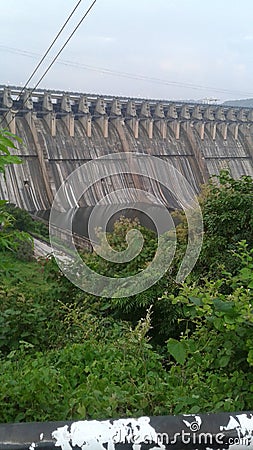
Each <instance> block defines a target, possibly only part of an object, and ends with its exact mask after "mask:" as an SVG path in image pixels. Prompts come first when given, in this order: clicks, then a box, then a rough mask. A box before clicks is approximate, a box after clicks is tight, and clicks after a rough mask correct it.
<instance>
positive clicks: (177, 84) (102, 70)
mask: <svg viewBox="0 0 253 450" xmlns="http://www.w3.org/2000/svg"><path fill="white" fill-rule="evenodd" d="M1 50H4V51H8V52H10V53H14V54H18V55H23V56H26V57H29V58H36V57H37V56H40V55H39V54H38V53H34V52H29V51H26V50H22V49H18V48H13V47H6V46H3V45H0V51H1ZM56 63H57V64H61V65H64V66H69V67H76V68H78V69H83V70H89V71H93V72H97V73H100V74H101V73H102V74H105V75H111V76H117V77H123V78H128V79H131V80H139V81H147V82H150V83H154V84H160V85H164V86H175V87H183V88H189V89H193V90H202V91H203V90H206V89H209V90H211V91H212V92H218V93H223V94H234V95H253V92H246V91H239V90H232V89H225V88H218V87H214V86H206V85H200V84H195V83H190V82H184V81H173V80H164V79H160V78H155V77H148V76H146V75H141V74H134V73H129V72H121V71H117V70H114V69H109V68H105V67H97V66H91V65H87V64H82V63H80V62H75V61H71V60H63V59H59V60H58V61H57V62H56Z"/></svg>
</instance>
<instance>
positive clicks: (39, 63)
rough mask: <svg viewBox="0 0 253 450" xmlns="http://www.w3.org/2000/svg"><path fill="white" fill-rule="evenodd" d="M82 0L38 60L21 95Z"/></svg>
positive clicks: (80, 0)
mask: <svg viewBox="0 0 253 450" xmlns="http://www.w3.org/2000/svg"><path fill="white" fill-rule="evenodd" d="M81 2H82V0H79V1H78V2H77V4H76V6H75V7H74V9H73V10H72V11H71V13H70V15H69V16H68V18H67V20H66V21H65V22H64V24H63V25H62V27H61V29H60V31H58V33H57V35H56V36H55V38H54V40H53V42H52V43H51V44H50V45H49V47H48V49H47V50H46V52H45V54H44V55H43V57H42V58H41V60H40V61H39V62H38V64H37V66H36V67H35V69H34V71H33V73H32V74H31V75H30V77H29V78H28V80H27V82H26V83H25V85H24V87H23V89H22V91H21V93H20V95H21V94H22V92H23V91H24V90H25V88H26V87H27V86H28V84H29V82H30V81H31V79H32V78H33V77H34V75H35V73H36V72H37V71H38V69H39V67H40V66H41V64H42V63H43V61H44V60H45V58H46V57H47V55H48V53H49V52H50V50H51V48H52V47H53V46H54V44H55V42H56V41H57V39H58V38H59V36H60V35H61V33H62V32H63V30H64V28H65V27H66V25H67V24H68V22H69V21H70V19H71V17H72V16H73V14H74V12H75V11H76V9H77V8H78V6H79V5H80V3H81Z"/></svg>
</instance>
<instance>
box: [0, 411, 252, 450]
mask: <svg viewBox="0 0 253 450" xmlns="http://www.w3.org/2000/svg"><path fill="white" fill-rule="evenodd" d="M55 448H59V449H61V450H79V449H80V450H86V449H87V450H88V449H89V450H127V449H128V450H130V449H132V450H148V449H153V450H184V449H189V450H193V449H194V450H195V449H198V450H212V449H213V450H219V449H228V450H232V449H234V450H242V449H245V450H246V449H247V450H252V449H253V412H252V411H247V412H238V413H220V414H188V415H180V416H158V417H139V418H124V419H110V420H101V421H97V420H90V421H87V420H83V421H82V420H80V421H72V422H71V421H64V422H47V423H16V424H0V450H35V449H38V450H40V449H43V450H53V449H55Z"/></svg>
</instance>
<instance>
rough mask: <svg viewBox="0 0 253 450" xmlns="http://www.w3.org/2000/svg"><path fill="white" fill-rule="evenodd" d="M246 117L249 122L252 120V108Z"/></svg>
mask: <svg viewBox="0 0 253 450" xmlns="http://www.w3.org/2000/svg"><path fill="white" fill-rule="evenodd" d="M247 119H248V121H249V122H253V109H251V110H250V111H249V112H248V115H247Z"/></svg>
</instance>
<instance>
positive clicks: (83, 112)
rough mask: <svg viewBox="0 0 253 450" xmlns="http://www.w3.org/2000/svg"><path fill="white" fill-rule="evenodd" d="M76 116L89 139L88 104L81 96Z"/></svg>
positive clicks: (89, 120) (89, 119)
mask: <svg viewBox="0 0 253 450" xmlns="http://www.w3.org/2000/svg"><path fill="white" fill-rule="evenodd" d="M78 115H79V117H78V118H79V121H80V122H81V124H82V126H83V128H84V129H85V132H86V134H87V136H88V137H91V114H90V109H89V102H88V99H87V97H85V96H83V95H82V96H81V97H80V100H79V103H78Z"/></svg>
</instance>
